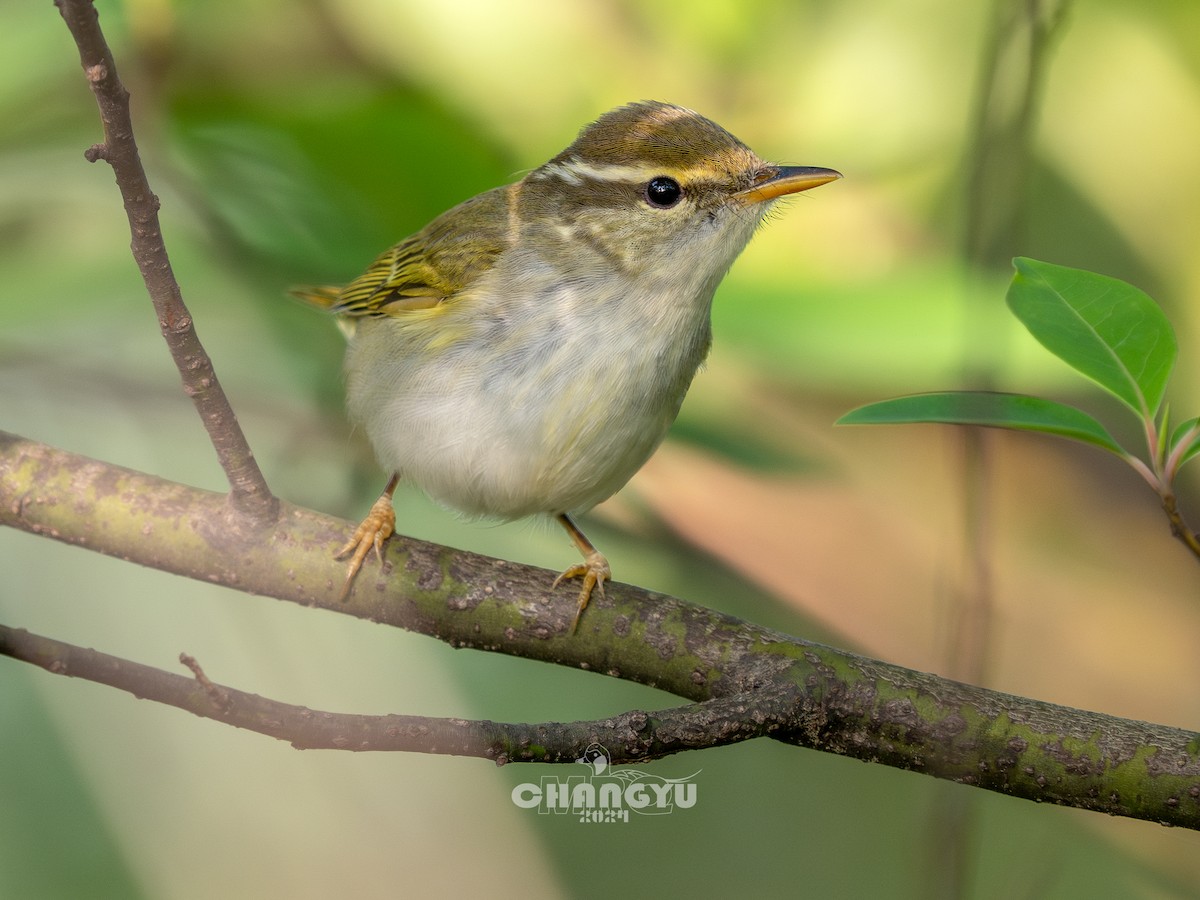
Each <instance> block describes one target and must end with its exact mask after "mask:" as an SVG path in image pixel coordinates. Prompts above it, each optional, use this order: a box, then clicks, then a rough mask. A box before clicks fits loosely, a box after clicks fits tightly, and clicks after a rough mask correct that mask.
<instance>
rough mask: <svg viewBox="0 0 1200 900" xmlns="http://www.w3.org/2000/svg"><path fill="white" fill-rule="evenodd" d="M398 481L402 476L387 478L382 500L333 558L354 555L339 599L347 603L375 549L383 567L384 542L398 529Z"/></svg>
mask: <svg viewBox="0 0 1200 900" xmlns="http://www.w3.org/2000/svg"><path fill="white" fill-rule="evenodd" d="M399 482H400V476H399V475H392V477H391V478H389V479H388V483H387V487H385V488H384V489H383V493H382V494H380V495H379V499H378V500H376V501H375V503H374V504H373V505H372V506H371V511H370V512H369V513H367V517H366V518H365V519H363V520H362V522H361V523H360V524H359V526H358V528H357V529H355V531H354V537H352V538H350V540H349V541H347V542H346V546H345V547H343V548H342V549H341V550H339V551H338V552H337V553H336V554H335V555H334V557H333V558H334V559H343V558H344V557H346V556H350V554H351V553H353V554H354V555H353V556H351V557H350V567H349V568H348V569H347V571H346V583H345V584H344V585H342V593H341V594H340V595H339V596H338V599H339V600H343V601H344V600H345V599H346V598H347V597H349V596H350V588H351V587H352V586H353V585H354V576H355V575H357V574H358V570H359V569H361V568H362V564H363V560H364V559H366V558H367V554H368V553H370V552H371V548H372V547H374V548H375V556H377V557H378V558H379V564H380V565H381V566H382V565H383V542H384V541H386V540H387V539H388V538H389V537H391V536H392V532H393V531H395V529H396V511H395V510H394V509H393V508H392V494H394V493H396V485H397V484H399Z"/></svg>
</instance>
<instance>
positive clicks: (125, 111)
mask: <svg viewBox="0 0 1200 900" xmlns="http://www.w3.org/2000/svg"><path fill="white" fill-rule="evenodd" d="M55 5H56V6H57V7H58V10H59V12H60V13H61V14H62V17H63V20H64V21H65V22H66V23H67V28H68V29H70V32H71V36H72V37H74V38H75V43H76V45H77V46H78V47H79V60H80V62H81V63H82V65H83V71H84V74H85V75H86V76H87V81H88V84H89V85H90V86H91V88H92V93H93V94H95V96H96V103H97V105H98V106H99V107H100V121H101V123H102V124H103V126H104V142H103V143H101V144H96V145H94V146H93V147H91V148H89V149H88V151H87V152H86V154H85V155H86V157H87V158H88V160H90V161H91V162H96V161H97V160H100V159H104V160H107V161H108V163H109V165H111V166H112V168H113V172H114V174H115V175H116V179H117V187H118V188H120V190H121V198H122V200H123V201H124V203H125V213H126V215H127V216H128V218H129V230H130V233H131V235H132V238H133V240H132V244H131V249H132V251H133V258H134V260H135V261H136V262H137V265H138V268H139V269H140V270H141V273H142V280H143V281H144V282H145V283H146V290H147V291H148V292H149V293H150V299H151V301H152V302H153V303H154V309H155V312H156V313H157V314H158V324H159V328H160V329H161V331H162V335H163V337H164V338H165V339H166V342H167V347H168V348H169V349H170V351H171V358H172V359H174V360H175V365H176V366H177V367H178V369H179V374H180V377H181V378H182V379H183V389H184V392H185V393H187V395H188V396H189V397H191V398H192V402H193V403H195V405H196V411H197V412H199V413H200V420H201V421H202V422H203V423H204V428H205V429H206V430H207V431H208V435H209V438H210V439H211V440H212V443H213V447H214V448H215V449H216V451H217V459H218V461H219V462H220V464H221V468H222V469H224V470H225V476H226V478H228V479H229V487H230V493H229V503H230V505H231V508H232V510H233V511H234V512H235V513H237V514H239V515H238V516H233V517H230V518H231V522H230V527H240V528H246V529H250V530H253V528H254V526H256V525H259V526H261V525H263V524H265V523H269V522H270V521H272V520H273V519H274V518H275V515H276V514H277V510H278V507H277V501H276V500H275V497H274V496H272V494H271V491H270V489H269V488H268V487H267V482H266V479H264V478H263V474H262V472H261V471H260V470H259V468H258V463H257V462H255V460H254V454H253V453H252V452H251V451H250V445H249V444H248V443H247V441H246V437H245V435H244V434H243V433H242V429H241V427H240V426H239V425H238V422H237V417H236V416H235V415H234V413H233V408H232V407H231V406H230V405H229V400H228V399H227V398H226V396H225V392H224V390H222V389H221V383H220V382H219V381H218V380H217V375H216V372H215V371H214V370H213V365H212V360H211V359H209V356H208V353H206V352H205V350H204V347H203V346H202V345H201V343H200V338H199V337H198V336H197V334H196V329H195V326H194V324H193V322H192V316H191V314H190V313H189V312H188V309H187V306H185V305H184V302H183V294H182V292H181V291H180V288H179V284H178V282H176V280H175V275H174V273H173V272H172V270H171V261H170V259H169V258H168V256H167V248H166V245H165V244H164V243H163V236H162V229H161V228H160V226H159V222H158V208H159V202H158V197H157V196H155V194H154V192H153V191H151V190H150V183H149V181H148V180H147V178H146V170H145V169H144V168H143V167H142V160H141V157H140V155H139V154H138V148H137V143H136V142H135V141H134V137H133V122H132V120H131V118H130V115H129V93H128V92H127V91H126V90H125V86H124V85H122V84H121V80H120V78H118V77H117V66H116V63H115V62H114V60H113V56H112V52H111V51H110V50H109V48H108V44H107V43H106V42H105V40H104V35H103V33H102V32H101V31H100V22H99V17H98V16H97V14H96V10H95V8H94V7H93V6H92V3H91V2H90V0H55Z"/></svg>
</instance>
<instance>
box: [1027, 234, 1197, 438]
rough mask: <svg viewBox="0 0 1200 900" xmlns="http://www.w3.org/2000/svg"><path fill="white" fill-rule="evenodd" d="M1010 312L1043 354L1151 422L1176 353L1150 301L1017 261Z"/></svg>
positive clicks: (1073, 273) (1109, 281)
mask: <svg viewBox="0 0 1200 900" xmlns="http://www.w3.org/2000/svg"><path fill="white" fill-rule="evenodd" d="M1013 265H1014V266H1016V269H1017V272H1016V275H1015V276H1013V280H1012V284H1011V285H1010V287H1009V289H1008V305H1009V308H1010V309H1012V311H1013V313H1014V314H1015V315H1016V316H1017V318H1018V319H1020V320H1021V322H1022V323H1023V324H1024V325H1025V327H1026V328H1028V329H1029V332H1030V334H1032V335H1033V336H1034V337H1035V338H1036V339H1037V340H1038V341H1039V342H1040V343H1041V344H1042V346H1044V347H1045V348H1046V349H1047V350H1049V351H1050V352H1051V353H1053V354H1054V355H1055V356H1057V357H1059V358H1060V359H1061V360H1063V361H1064V362H1066V363H1067V364H1068V365H1070V366H1071V367H1072V368H1074V369H1075V370H1076V371H1078V372H1080V373H1082V374H1083V375H1086V376H1087V377H1088V378H1091V379H1092V380H1093V381H1095V382H1096V383H1097V384H1099V385H1100V386H1101V387H1103V388H1105V389H1106V390H1108V391H1111V392H1112V393H1113V394H1115V395H1116V396H1117V397H1118V398H1119V399H1120V400H1122V401H1123V402H1124V403H1126V404H1127V405H1128V406H1129V407H1130V408H1131V409H1132V410H1133V411H1134V412H1135V413H1137V414H1138V415H1139V416H1141V417H1143V418H1152V417H1153V416H1154V415H1155V414H1156V413H1157V412H1158V408H1159V406H1160V405H1161V403H1162V399H1163V394H1164V392H1165V391H1166V387H1167V379H1168V378H1169V377H1170V374H1171V367H1172V366H1173V365H1174V364H1175V354H1176V352H1177V347H1176V343H1175V332H1174V330H1173V329H1172V328H1171V323H1170V322H1168V321H1167V318H1166V316H1164V315H1163V313H1162V310H1161V309H1159V308H1158V304H1156V303H1155V302H1154V301H1153V300H1152V299H1151V298H1150V297H1149V296H1148V295H1146V294H1145V293H1143V292H1142V291H1140V290H1138V289H1137V288H1135V287H1134V286H1133V285H1130V284H1126V283H1125V282H1123V281H1119V280H1117V279H1116V278H1109V277H1107V276H1104V275H1097V274H1095V273H1094V272H1085V271H1084V270H1082V269H1069V268H1067V267H1066V266H1054V265H1051V264H1050V263H1044V262H1038V261H1037V260H1033V259H1025V258H1023V257H1018V258H1017V259H1015V260H1014V261H1013Z"/></svg>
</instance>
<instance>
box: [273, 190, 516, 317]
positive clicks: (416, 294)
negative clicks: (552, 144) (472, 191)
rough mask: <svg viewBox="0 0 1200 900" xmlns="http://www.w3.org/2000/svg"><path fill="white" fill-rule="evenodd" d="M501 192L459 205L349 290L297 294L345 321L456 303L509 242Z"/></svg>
mask: <svg viewBox="0 0 1200 900" xmlns="http://www.w3.org/2000/svg"><path fill="white" fill-rule="evenodd" d="M511 189H512V188H511V187H509V188H496V189H495V190H492V191H488V192H487V193H484V194H480V195H479V196H477V197H473V198H471V199H470V200H467V201H466V202H465V203H460V204H459V205H458V206H456V207H454V208H453V209H451V210H449V211H447V212H445V213H443V214H442V215H440V216H438V217H437V218H436V219H434V220H433V221H432V222H430V223H429V224H428V225H426V226H425V227H424V228H423V229H421V230H420V231H418V232H417V233H416V234H414V235H412V236H411V237H408V238H405V239H404V240H403V241H401V242H400V243H398V244H396V246H394V247H392V248H391V249H389V250H386V251H384V252H383V253H382V254H380V255H379V257H378V258H377V259H376V260H375V261H374V262H373V263H371V265H370V266H369V267H368V268H367V271H365V272H364V273H363V274H362V275H360V276H358V278H356V279H354V281H352V282H350V284H348V285H346V286H345V287H342V288H339V287H325V286H319V287H299V288H293V289H292V294H294V295H295V296H297V297H299V298H300V299H301V300H304V301H306V302H308V303H311V304H312V305H314V306H317V307H320V308H321V309H325V310H328V311H330V312H333V313H337V314H338V315H343V316H351V317H358V316H402V315H404V313H405V312H407V311H409V310H414V309H428V308H430V307H433V306H437V305H438V304H441V303H447V302H450V301H452V300H453V299H454V298H455V296H456V295H458V294H459V293H461V292H462V291H463V290H464V289H465V288H467V287H469V286H470V285H471V284H473V283H474V282H475V280H476V279H477V278H479V277H480V276H481V275H483V274H484V273H485V272H486V271H487V270H488V269H490V268H491V267H492V266H493V265H494V264H495V261H496V257H497V256H498V255H499V254H500V252H501V250H503V249H504V246H505V244H506V242H507V240H508V234H509V227H508V218H509V208H508V194H509V191H510V190H511Z"/></svg>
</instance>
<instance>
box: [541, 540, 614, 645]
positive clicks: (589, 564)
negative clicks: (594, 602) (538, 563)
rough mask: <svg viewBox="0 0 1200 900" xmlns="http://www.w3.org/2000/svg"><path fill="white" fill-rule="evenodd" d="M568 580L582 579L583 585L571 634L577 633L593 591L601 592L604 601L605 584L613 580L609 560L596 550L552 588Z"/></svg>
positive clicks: (569, 570)
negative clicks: (576, 630) (580, 619)
mask: <svg viewBox="0 0 1200 900" xmlns="http://www.w3.org/2000/svg"><path fill="white" fill-rule="evenodd" d="M566 578H582V579H583V584H582V585H581V586H580V588H579V608H578V609H577V610H576V611H575V618H574V619H573V620H572V621H571V634H574V633H575V629H577V628H578V627H579V617H580V616H582V615H583V611H584V610H585V609H587V605H588V601H589V600H591V599H592V591H593V590H598V591H599V592H600V599H602V600H603V599H604V582H606V581H610V580H611V579H612V570H611V569H610V568H609V567H608V560H607V559H605V558H604V556H603V555H602V554H600V553H598V552H596V551H595V550H593V551H592V552H591V553H589V554H587V556H585V557H584V561H583V562H582V563H579V564H577V565H574V566H571V568H569V569H567V570H566V571H565V572H563V573H562V574H561V575H559V576H558V577H557V578H555V579H554V584H553V585H551V588H552V589H553V588H556V587H558V585H559V582H561V581H563V580H564V579H566Z"/></svg>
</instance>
